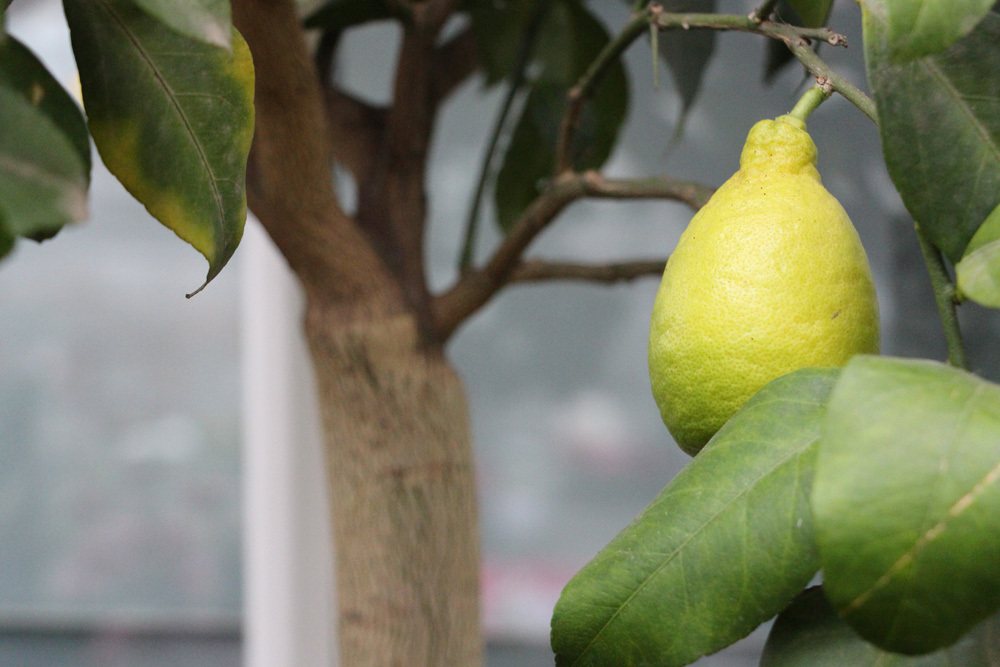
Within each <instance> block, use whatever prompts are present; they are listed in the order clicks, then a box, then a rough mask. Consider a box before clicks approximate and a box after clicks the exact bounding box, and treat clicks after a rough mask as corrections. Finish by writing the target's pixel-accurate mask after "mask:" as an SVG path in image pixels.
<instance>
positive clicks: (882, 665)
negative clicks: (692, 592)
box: [760, 587, 1000, 667]
mask: <svg viewBox="0 0 1000 667" xmlns="http://www.w3.org/2000/svg"><path fill="white" fill-rule="evenodd" d="M998 664H1000V616H994V617H992V618H989V619H987V620H985V621H983V622H982V623H981V624H980V625H978V626H977V627H976V628H975V629H973V630H972V632H970V633H969V634H967V635H965V636H964V637H963V638H962V639H961V640H960V641H958V642H957V643H956V644H954V645H953V646H951V647H949V648H947V649H944V650H941V651H938V652H936V653H931V654H928V655H924V656H907V655H900V654H898V653H889V652H887V651H883V650H881V649H879V648H878V647H877V646H875V645H874V644H869V643H868V642H866V641H865V640H864V639H862V638H861V637H859V636H858V635H857V634H856V633H855V632H854V631H853V630H851V627H850V626H849V625H847V623H845V622H844V621H843V620H841V619H840V617H839V616H837V612H835V611H834V610H833V607H831V606H830V603H829V602H828V601H827V599H826V596H824V595H823V589H822V588H820V587H815V588H810V589H809V590H807V591H804V592H803V593H802V594H801V595H799V597H797V598H796V599H795V602H793V603H792V604H791V605H790V606H789V607H788V609H786V610H785V611H783V612H781V615H780V616H778V619H777V620H776V621H775V622H774V627H772V628H771V633H770V635H768V637H767V644H765V646H764V653H763V655H761V660H760V667H995V665H998Z"/></svg>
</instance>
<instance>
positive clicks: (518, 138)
mask: <svg viewBox="0 0 1000 667" xmlns="http://www.w3.org/2000/svg"><path fill="white" fill-rule="evenodd" d="M541 34H542V35H543V39H542V41H541V43H540V44H539V48H538V59H539V61H540V65H541V71H540V73H539V74H538V77H537V79H536V82H535V84H534V85H533V87H532V89H531V92H530V93H529V94H528V97H527V99H526V101H525V104H524V109H523V110H522V111H521V115H520V118H519V120H518V123H517V125H516V127H515V128H514V132H513V136H512V137H511V140H510V143H509V144H508V147H507V151H506V153H505V155H504V159H503V165H502V166H501V168H500V172H499V174H498V175H497V182H496V189H495V199H496V205H497V221H498V223H499V224H500V226H501V228H502V229H504V230H506V229H508V228H509V227H510V225H511V223H513V221H514V220H515V219H516V218H517V216H518V215H520V213H521V212H522V211H524V209H525V207H526V206H527V205H528V203H530V202H531V201H532V200H533V199H534V198H535V197H536V196H537V195H538V193H539V192H540V191H541V188H542V187H544V183H545V180H546V179H547V178H549V177H550V176H552V171H553V168H554V166H555V144H556V139H557V137H558V134H559V124H560V121H561V120H562V116H563V113H564V112H565V110H566V91H567V90H568V89H569V88H570V87H571V86H572V85H574V84H575V83H576V82H577V80H578V79H579V78H580V77H581V76H582V75H583V73H584V72H585V71H586V69H587V67H588V66H589V65H590V63H591V62H593V61H594V59H595V58H596V57H597V55H598V54H599V53H600V52H601V50H602V49H603V48H604V46H605V45H606V44H607V43H608V42H609V41H610V36H609V35H608V32H607V30H606V29H605V28H604V26H603V25H602V24H601V22H600V21H598V20H597V19H596V18H595V17H594V16H593V15H592V14H591V13H590V12H589V11H587V9H586V8H585V7H584V6H583V5H582V4H580V3H579V2H577V1H576V0H562V1H560V2H557V3H556V4H555V6H553V8H552V9H551V10H550V11H549V13H548V15H547V16H546V19H545V24H544V25H543V28H542V30H541ZM627 110H628V82H627V79H626V77H625V70H624V68H623V67H622V65H621V63H620V62H616V63H615V64H614V65H612V66H611V68H610V70H609V71H608V72H607V73H606V75H605V78H604V79H603V81H602V82H601V84H600V85H599V86H598V88H597V90H596V92H595V94H594V96H593V98H592V99H591V100H590V101H589V102H587V103H586V104H585V105H584V108H583V112H582V113H581V115H580V124H579V127H578V130H577V133H576V140H575V141H574V143H573V146H572V147H571V158H572V161H573V164H574V166H575V167H576V168H578V169H596V168H598V167H600V166H601V165H602V164H604V161H605V160H606V159H607V158H608V156H609V155H610V154H611V150H612V149H613V148H614V145H615V142H616V140H617V138H618V130H619V128H620V127H621V124H622V122H623V121H624V119H625V114H626V111H627Z"/></svg>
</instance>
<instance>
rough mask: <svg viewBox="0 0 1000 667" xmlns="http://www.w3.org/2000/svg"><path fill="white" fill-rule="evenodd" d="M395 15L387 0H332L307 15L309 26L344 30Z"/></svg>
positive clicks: (307, 25)
mask: <svg viewBox="0 0 1000 667" xmlns="http://www.w3.org/2000/svg"><path fill="white" fill-rule="evenodd" d="M392 16H394V12H393V8H392V7H390V6H389V3H388V2H386V1H385V0H330V2H327V3H326V4H324V5H322V6H320V7H319V8H317V9H316V11H314V12H313V13H312V14H310V15H309V16H307V17H306V20H305V22H304V25H305V26H306V27H307V28H322V29H323V30H333V31H335V32H343V31H344V30H346V29H348V28H352V27H354V26H358V25H362V24H365V23H370V22H372V21H381V20H384V19H388V18H391V17H392Z"/></svg>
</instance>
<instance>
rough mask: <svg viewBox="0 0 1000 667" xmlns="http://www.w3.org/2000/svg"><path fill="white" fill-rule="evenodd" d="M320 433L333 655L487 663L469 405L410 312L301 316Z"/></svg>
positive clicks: (346, 659)
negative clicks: (328, 517) (333, 577)
mask: <svg viewBox="0 0 1000 667" xmlns="http://www.w3.org/2000/svg"><path fill="white" fill-rule="evenodd" d="M306 330H307V334H308V339H309V344H310V349H311V351H312V354H313V359H314V361H315V367H316V374H317V380H318V386H319V392H320V405H321V411H322V416H323V423H324V426H325V429H326V435H327V440H326V448H327V465H328V473H329V479H330V490H331V504H332V509H333V527H334V544H335V545H336V547H337V549H336V563H337V589H338V596H339V609H340V615H339V629H340V652H341V664H343V665H350V666H351V667H356V666H357V667H365V666H369V665H370V666H372V667H390V666H395V665H407V666H410V665H426V666H427V667H435V666H438V665H456V666H462V667H465V666H467V665H477V664H480V661H481V645H480V639H479V598H478V577H479V569H478V568H479V547H478V532H477V529H476V509H475V487H474V473H473V465H472V453H471V448H470V446H469V443H470V434H469V425H468V415H467V409H466V404H465V398H464V394H463V388H462V385H461V382H460V381H459V379H458V378H457V376H456V375H455V373H454V372H453V371H452V370H451V368H450V367H449V365H448V363H447V362H446V361H445V359H444V357H443V356H442V355H441V353H440V350H438V349H433V348H428V347H426V346H423V345H422V344H421V338H420V332H419V330H418V326H417V323H416V320H415V319H414V318H413V317H412V316H408V315H402V316H399V317H396V318H392V319H387V320H381V321H375V322H362V323H354V324H345V323H344V322H342V321H340V318H339V317H338V316H337V314H336V312H333V311H324V310H323V309H321V308H317V307H315V306H314V307H313V308H311V309H310V312H309V317H308V319H307V326H306Z"/></svg>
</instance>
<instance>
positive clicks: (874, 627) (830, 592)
mask: <svg viewBox="0 0 1000 667" xmlns="http://www.w3.org/2000/svg"><path fill="white" fill-rule="evenodd" d="M812 504H813V516H814V522H815V526H816V538H817V543H818V545H819V548H820V555H821V557H822V561H823V573H824V586H825V590H826V594H827V596H828V597H829V598H830V600H831V602H832V603H833V604H834V606H835V607H836V608H837V610H838V612H839V613H840V614H841V616H843V617H844V618H845V620H846V621H847V622H848V623H850V624H851V626H852V627H853V628H854V629H855V630H856V631H857V632H858V633H859V634H861V635H862V636H863V637H865V638H866V639H868V640H869V641H871V642H873V643H875V644H878V645H879V646H881V647H883V648H885V649H888V650H890V651H896V652H899V653H909V654H912V653H926V652H929V651H933V650H935V649H938V648H941V647H943V646H947V645H949V644H951V643H952V642H954V641H955V640H957V639H958V638H959V637H961V636H962V635H963V634H964V633H965V632H967V631H968V630H969V629H970V628H971V627H972V626H974V625H975V624H976V623H978V622H979V621H981V620H982V619H984V618H986V617H987V616H989V615H990V614H992V613H993V612H995V611H996V610H997V609H998V608H1000V387H998V386H996V385H993V384H990V383H988V382H985V381H983V380H981V379H979V378H977V377H976V376H974V375H971V374H969V373H966V372H964V371H960V370H957V369H954V368H951V367H948V366H944V365H942V364H938V363H935V362H930V361H923V360H918V361H914V360H901V359H890V358H883V357H856V358H855V359H854V360H852V361H851V362H850V363H849V364H848V365H847V367H846V368H845V370H844V371H843V373H842V374H841V377H840V380H839V381H838V382H837V385H836V387H835V389H834V391H833V393H832V395H831V397H830V404H829V406H828V409H827V416H826V420H825V423H824V427H823V443H822V446H821V447H820V451H819V457H818V460H817V464H816V478H815V482H814V484H813V496H812Z"/></svg>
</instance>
